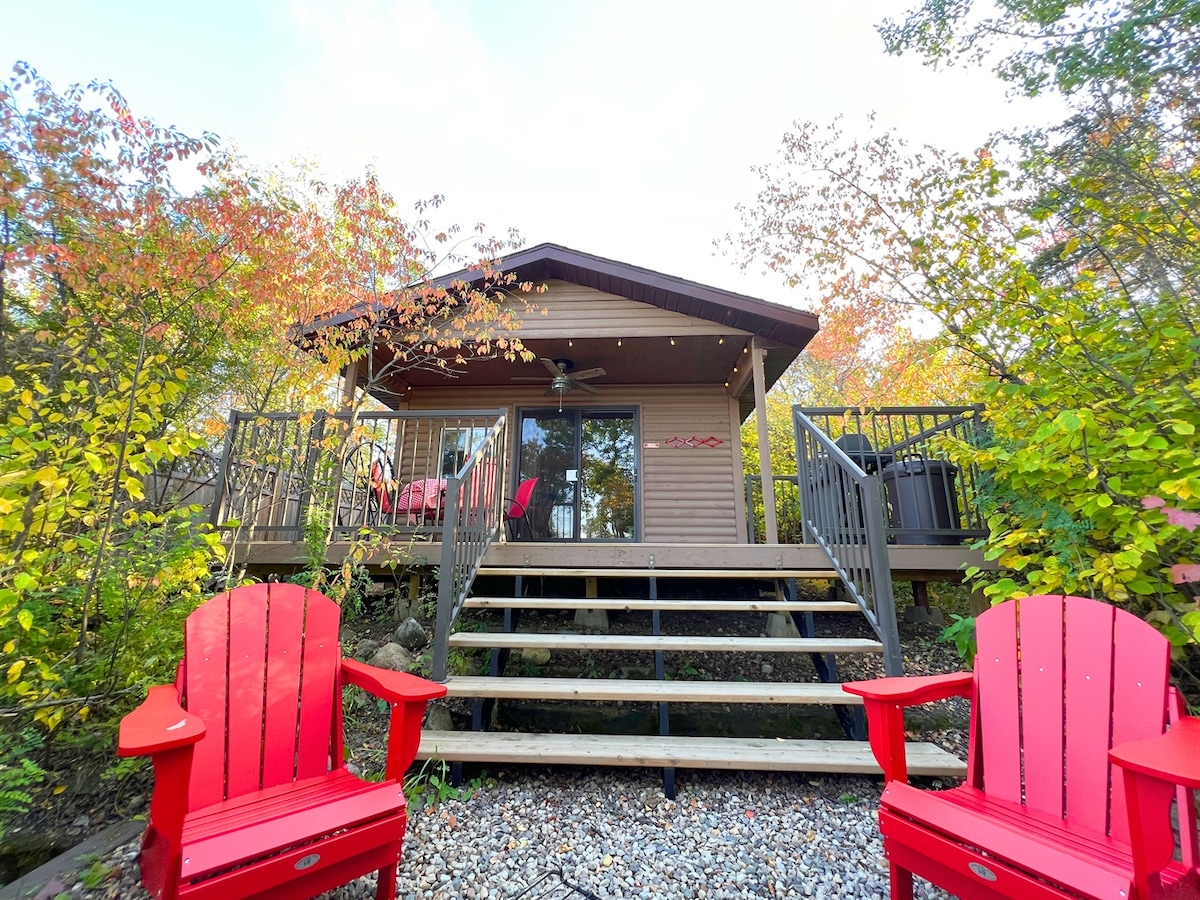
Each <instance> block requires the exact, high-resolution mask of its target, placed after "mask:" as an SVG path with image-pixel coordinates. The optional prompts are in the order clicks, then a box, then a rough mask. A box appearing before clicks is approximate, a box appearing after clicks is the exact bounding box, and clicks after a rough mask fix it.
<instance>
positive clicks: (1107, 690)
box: [845, 596, 1200, 900]
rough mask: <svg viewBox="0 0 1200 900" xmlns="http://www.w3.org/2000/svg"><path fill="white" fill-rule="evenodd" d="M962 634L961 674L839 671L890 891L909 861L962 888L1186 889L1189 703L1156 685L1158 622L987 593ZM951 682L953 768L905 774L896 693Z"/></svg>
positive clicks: (904, 879) (917, 698) (946, 688)
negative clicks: (875, 801) (968, 638)
mask: <svg viewBox="0 0 1200 900" xmlns="http://www.w3.org/2000/svg"><path fill="white" fill-rule="evenodd" d="M976 634H977V638H978V648H979V649H978V654H977V655H976V657H975V672H974V674H973V675H972V674H970V673H961V674H954V675H934V676H927V677H919V678H882V679H878V680H876V681H863V682H856V683H852V684H847V685H845V689H846V690H847V691H849V692H850V693H852V694H857V695H859V696H861V697H862V698H863V699H864V701H865V702H866V709H867V719H868V725H869V735H870V741H871V749H872V750H873V751H874V753H875V758H876V759H877V760H878V761H879V765H880V766H881V767H882V768H883V771H884V775H885V777H886V779H887V783H886V785H885V787H884V791H883V797H882V799H881V800H880V810H879V828H880V831H881V832H882V833H883V845H884V851H885V852H886V854H887V857H888V862H889V865H890V867H891V876H892V898H893V900H911V898H912V896H913V883H912V878H913V875H914V874H916V875H919V876H920V877H922V878H925V879H928V880H929V881H932V882H934V883H935V884H938V885H940V886H942V887H943V888H945V889H946V890H948V891H950V892H952V893H954V894H957V895H958V896H959V897H961V898H963V900H976V898H987V900H991V898H1000V897H1010V898H1021V900H1044V898H1063V897H1087V898H1094V900H1158V898H1171V900H1184V898H1200V868H1198V863H1197V860H1198V858H1200V854H1198V851H1197V838H1196V807H1195V796H1194V792H1195V791H1196V789H1198V788H1200V719H1192V718H1186V717H1184V715H1183V708H1182V704H1181V702H1180V698H1179V696H1178V694H1177V693H1176V692H1175V690H1174V689H1173V688H1171V687H1170V686H1169V685H1168V672H1169V666H1168V655H1169V647H1168V645H1167V641H1166V640H1165V639H1164V638H1163V636H1162V635H1160V634H1159V633H1158V632H1156V631H1155V630H1154V629H1153V628H1151V627H1150V626H1149V625H1147V624H1146V623H1145V622H1143V621H1142V620H1140V619H1138V618H1137V617H1136V616H1133V615H1131V614H1129V613H1127V612H1125V611H1123V610H1119V609H1115V608H1114V607H1112V606H1109V605H1107V604H1104V603H1098V602H1096V601H1094V600H1087V599H1083V598H1081V597H1050V596H1039V597H1027V598H1025V599H1024V600H1019V601H1013V602H1010V603H1004V604H1001V605H1000V606H996V607H993V608H992V609H990V610H988V611H987V612H985V613H983V614H982V615H981V616H979V619H978V622H977V629H976ZM953 696H963V697H969V698H971V700H972V714H971V733H970V745H969V759H968V762H967V766H968V768H967V780H966V783H965V784H963V785H961V786H959V787H957V788H953V789H951V790H947V791H923V790H918V789H916V788H914V787H912V786H911V785H909V784H908V783H907V770H906V766H905V757H904V708H905V707H907V706H914V705H917V704H920V703H926V702H930V701H933V700H942V699H946V698H948V697H953ZM1168 725H1169V726H1170V728H1169V730H1167V727H1168ZM1164 732H1165V733H1164ZM1114 747H1115V749H1110V748H1114ZM1173 799H1175V800H1177V801H1178V805H1177V808H1176V813H1177V820H1178V828H1179V834H1180V842H1179V843H1180V844H1181V846H1180V847H1179V848H1178V851H1177V852H1176V845H1175V836H1174V833H1173V831H1172V824H1171V815H1170V813H1171V802H1172V800H1173Z"/></svg>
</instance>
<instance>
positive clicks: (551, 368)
mask: <svg viewBox="0 0 1200 900" xmlns="http://www.w3.org/2000/svg"><path fill="white" fill-rule="evenodd" d="M541 360H542V365H543V366H545V367H546V371H547V372H549V373H550V374H551V375H561V374H562V372H561V370H560V369H559V368H558V366H557V365H556V364H555V362H554V360H552V359H547V358H546V357H544V356H543V357H541Z"/></svg>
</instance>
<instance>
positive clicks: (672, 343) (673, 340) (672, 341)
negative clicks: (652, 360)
mask: <svg viewBox="0 0 1200 900" xmlns="http://www.w3.org/2000/svg"><path fill="white" fill-rule="evenodd" d="M671 346H672V347H674V346H675V338H671Z"/></svg>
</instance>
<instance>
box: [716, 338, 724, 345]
mask: <svg viewBox="0 0 1200 900" xmlns="http://www.w3.org/2000/svg"><path fill="white" fill-rule="evenodd" d="M717 343H718V344H723V343H725V338H723V337H722V338H717Z"/></svg>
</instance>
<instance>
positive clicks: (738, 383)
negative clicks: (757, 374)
mask: <svg viewBox="0 0 1200 900" xmlns="http://www.w3.org/2000/svg"><path fill="white" fill-rule="evenodd" d="M757 340H758V338H751V339H750V341H748V342H747V343H746V346H745V347H744V348H742V354H741V356H739V357H738V359H737V362H736V363H734V364H733V368H734V369H736V370H737V371H736V372H735V371H732V370H731V371H730V372H729V374H728V375H727V376H725V381H726V382H727V383H728V385H729V386H728V387H727V388H726V390H727V391H729V396H730V397H733V398H734V399H736V398H738V397H740V396H741V395H742V391H744V390H745V389H746V385H747V384H748V383H749V382H750V379H751V378H753V377H754V367H753V366H752V365H751V364H750V357H751V354H752V351H751V349H750V346H751V344H752V343H753V342H754V341H757Z"/></svg>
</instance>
